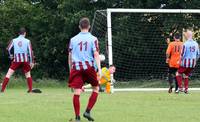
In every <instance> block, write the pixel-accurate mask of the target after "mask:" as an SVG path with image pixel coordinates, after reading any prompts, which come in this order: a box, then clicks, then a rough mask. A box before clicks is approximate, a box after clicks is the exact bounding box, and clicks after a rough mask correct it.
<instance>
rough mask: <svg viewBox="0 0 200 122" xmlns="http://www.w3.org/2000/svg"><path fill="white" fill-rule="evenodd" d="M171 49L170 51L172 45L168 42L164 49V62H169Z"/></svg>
mask: <svg viewBox="0 0 200 122" xmlns="http://www.w3.org/2000/svg"><path fill="white" fill-rule="evenodd" d="M171 51H172V45H171V44H169V45H168V47H167V51H166V63H169V59H170V55H171Z"/></svg>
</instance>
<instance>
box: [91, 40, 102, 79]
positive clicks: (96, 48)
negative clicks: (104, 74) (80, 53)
mask: <svg viewBox="0 0 200 122" xmlns="http://www.w3.org/2000/svg"><path fill="white" fill-rule="evenodd" d="M93 51H94V59H95V61H96V64H97V68H98V75H99V77H101V61H100V57H99V44H98V40H97V39H96V40H95V41H94V44H93Z"/></svg>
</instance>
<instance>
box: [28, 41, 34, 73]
mask: <svg viewBox="0 0 200 122" xmlns="http://www.w3.org/2000/svg"><path fill="white" fill-rule="evenodd" d="M28 53H29V59H30V60H29V62H30V66H31V69H32V68H33V67H34V55H33V49H32V45H31V42H30V41H29V44H28Z"/></svg>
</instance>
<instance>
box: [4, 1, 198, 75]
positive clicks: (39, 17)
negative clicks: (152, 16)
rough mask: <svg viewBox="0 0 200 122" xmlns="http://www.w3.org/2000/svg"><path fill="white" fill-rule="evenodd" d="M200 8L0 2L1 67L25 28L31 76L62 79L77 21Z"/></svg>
mask: <svg viewBox="0 0 200 122" xmlns="http://www.w3.org/2000/svg"><path fill="white" fill-rule="evenodd" d="M163 4H164V7H163V8H167V9H168V8H199V6H200V2H199V1H198V0H185V1H182V0H176V1H174V0H140V1H138V0H109V1H108V0H98V1H97V2H94V1H93V0H0V20H1V21H0V47H1V50H0V64H1V66H0V67H1V70H3V71H6V70H7V67H8V66H9V63H10V62H9V61H8V54H7V52H6V50H5V49H6V47H7V44H8V42H9V40H10V39H12V38H15V37H16V36H17V31H18V29H19V27H22V26H24V27H26V28H27V30H28V35H27V38H29V39H30V40H31V42H32V45H33V50H34V54H35V57H36V61H37V63H38V64H39V65H38V66H37V67H36V68H35V69H34V70H33V75H34V76H37V77H38V78H42V77H50V78H59V79H65V78H66V77H67V74H68V72H69V71H68V64H67V50H66V48H67V46H68V43H69V39H70V38H71V37H72V36H74V35H76V34H77V33H78V32H79V29H78V21H79V19H80V18H81V17H84V16H87V17H89V18H90V19H91V20H92V18H93V15H94V12H95V11H96V10H98V9H107V8H113V7H116V8H119V7H123V8H160V7H161V5H163Z"/></svg>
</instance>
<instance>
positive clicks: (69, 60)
mask: <svg viewBox="0 0 200 122" xmlns="http://www.w3.org/2000/svg"><path fill="white" fill-rule="evenodd" d="M68 65H69V71H70V70H71V68H72V41H71V40H70V42H69V47H68Z"/></svg>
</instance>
